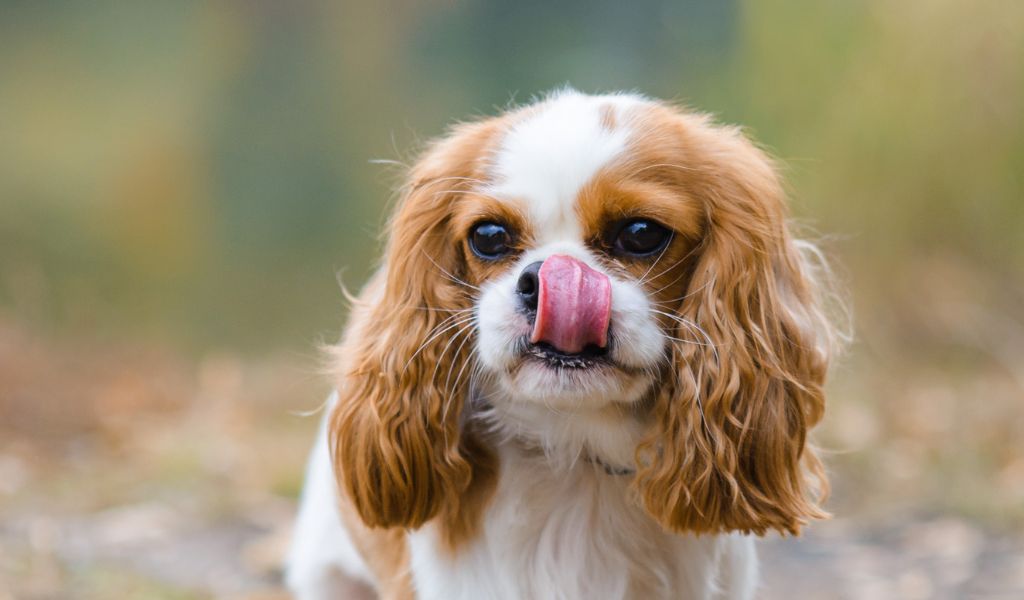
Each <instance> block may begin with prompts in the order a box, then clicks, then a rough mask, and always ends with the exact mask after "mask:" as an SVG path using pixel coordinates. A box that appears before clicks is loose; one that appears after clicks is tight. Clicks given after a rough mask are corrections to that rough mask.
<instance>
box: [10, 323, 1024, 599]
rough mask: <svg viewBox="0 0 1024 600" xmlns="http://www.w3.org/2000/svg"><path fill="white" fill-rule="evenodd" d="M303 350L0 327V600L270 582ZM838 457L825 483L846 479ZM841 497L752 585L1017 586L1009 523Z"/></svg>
mask: <svg viewBox="0 0 1024 600" xmlns="http://www.w3.org/2000/svg"><path fill="white" fill-rule="evenodd" d="M313 362H315V361H311V360H307V358H306V357H300V358H296V357H289V358H287V359H267V360H262V361H259V360H242V359H239V358H237V357H232V356H229V355H211V356H208V357H206V358H204V359H203V360H200V361H198V362H197V363H191V362H189V361H185V360H182V359H180V358H178V357H176V356H174V355H171V354H167V353H164V352H161V351H158V350H153V349H145V348H142V349H140V348H137V347H130V348H117V349H104V350H102V351H98V350H95V349H92V350H91V351H90V349H89V348H84V347H81V346H67V345H61V344H53V343H46V344H43V343H41V342H39V341H38V340H36V339H34V338H32V337H30V336H25V335H19V334H18V333H17V332H15V331H10V330H9V331H7V332H6V335H5V336H0V411H2V414H3V415H4V419H3V422H2V423H0V433H2V435H0V600H6V599H8V598H40V599H41V598H182V599H184V598H210V597H214V598H281V597H286V595H285V594H284V592H283V591H282V590H281V587H280V577H281V557H282V553H283V551H284V548H285V547H286V545H287V539H288V535H289V528H290V524H291V520H292V518H293V513H294V509H295V502H296V498H297V495H298V492H299V490H300V488H301V476H302V466H303V463H304V460H305V454H306V452H307V450H308V446H309V444H310V442H311V440H312V434H313V430H314V428H315V425H316V417H315V416H309V415H307V414H305V411H311V410H315V409H316V408H317V406H318V404H319V399H320V398H323V397H324V394H325V392H326V390H327V384H326V382H325V380H324V378H323V377H322V376H320V375H319V374H317V373H316V372H315V369H311V368H308V367H306V366H296V365H308V364H312V363H313ZM58 374H59V376H58ZM844 464H845V463H843V462H842V461H840V462H839V463H838V465H837V467H836V470H838V472H837V473H834V474H833V478H834V479H835V480H838V481H839V482H842V481H844V480H851V481H854V482H859V481H862V479H859V478H857V477H855V476H854V475H853V474H851V475H847V474H846V473H847V471H844V469H847V467H844V466H843V465H844ZM851 473H852V471H851ZM874 493H875V491H874V490H868V491H866V492H863V493H862V494H861V495H869V496H870V495H871V494H874ZM877 493H878V494H879V497H880V498H882V497H884V495H883V492H877ZM856 495H857V494H856V493H855V491H854V490H851V489H850V486H849V485H837V495H836V497H835V499H834V502H833V503H832V504H830V507H831V509H832V510H833V512H835V513H836V515H837V516H836V517H835V518H833V519H832V520H829V521H825V522H820V523H816V524H814V525H813V526H812V527H810V528H809V530H808V531H807V533H806V535H804V536H803V537H801V538H799V539H781V538H779V537H777V536H772V537H769V538H767V539H766V540H764V541H763V543H762V544H761V557H762V573H763V580H764V584H763V590H762V594H761V597H763V598H766V599H770V600H786V599H791V598H821V599H830V598H835V599H851V600H859V599H865V600H869V599H870V600H885V599H887V598H893V599H914V598H950V599H953V598H1006V599H1010V598H1022V597H1024V537H1022V536H1021V535H1020V532H1019V529H1015V528H1013V527H1009V526H1005V527H1004V526H1000V525H998V524H997V523H998V522H999V521H998V519H992V518H980V517H975V516H972V515H970V514H969V513H966V512H956V511H947V512H932V513H929V512H924V511H921V510H915V509H913V507H911V508H909V509H908V508H905V506H906V505H900V506H901V508H898V509H896V510H889V505H888V504H887V502H886V501H883V500H879V501H878V502H874V503H870V502H869V503H863V502H851V501H850V500H849V499H850V498H851V497H853V496H856ZM850 507H854V508H850Z"/></svg>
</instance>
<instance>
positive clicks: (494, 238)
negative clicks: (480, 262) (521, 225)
mask: <svg viewBox="0 0 1024 600" xmlns="http://www.w3.org/2000/svg"><path fill="white" fill-rule="evenodd" d="M511 243H512V236H511V234H509V232H508V229H506V228H505V226H504V225H500V224H498V223H491V222H485V223H478V224H477V225H475V226H474V227H473V230H472V231H471V232H470V234H469V247H470V248H472V249H473V252H474V253H476V255H477V256H479V257H480V258H482V259H484V260H497V259H499V258H501V257H502V256H505V255H506V254H508V253H509V252H510V251H511V248H510V245H511Z"/></svg>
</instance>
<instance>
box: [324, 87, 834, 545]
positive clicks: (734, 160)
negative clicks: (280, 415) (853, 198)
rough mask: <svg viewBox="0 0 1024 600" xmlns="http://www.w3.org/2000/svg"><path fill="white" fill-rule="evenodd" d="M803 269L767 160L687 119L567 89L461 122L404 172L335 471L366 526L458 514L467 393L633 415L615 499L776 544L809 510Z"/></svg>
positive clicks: (812, 349) (809, 376) (811, 350)
mask: <svg viewBox="0 0 1024 600" xmlns="http://www.w3.org/2000/svg"><path fill="white" fill-rule="evenodd" d="M807 258H808V256H807V253H806V252H804V251H802V250H801V245H800V243H798V242H796V241H794V240H793V239H791V238H790V236H789V233H788V231H787V228H786V223H785V208H784V201H783V194H782V192H781V187H780V184H779V182H778V179H777V177H776V175H775V171H774V169H773V167H772V165H771V163H770V162H769V161H768V159H767V158H766V157H765V156H764V155H763V154H762V153H761V152H760V151H759V150H757V149H756V148H755V147H754V146H753V145H752V144H750V143H749V142H748V141H747V140H746V139H745V138H744V137H743V136H742V135H741V134H740V133H739V132H738V131H737V130H735V129H732V128H724V127H718V126H714V125H712V124H711V123H710V121H709V120H708V119H707V118H705V117H703V116H699V115H692V114H687V113H683V112H680V111H678V110H676V109H674V108H672V107H668V106H666V105H662V104H659V103H655V102H651V101H649V100H646V99H643V98H640V97H636V96H622V95H612V96H588V95H584V94H578V93H575V92H571V91H567V92H562V93H559V94H557V95H554V96H552V97H550V98H548V99H547V100H545V101H543V102H540V103H538V104H535V105H532V106H529V107H526V108H523V109H520V110H517V111H514V112H510V113H507V114H505V115H502V116H500V117H495V118H492V119H489V120H485V121H480V122H476V123H471V124H466V125H461V126H459V127H457V128H456V129H455V130H454V131H453V133H452V134H451V135H450V136H449V137H447V138H445V139H444V140H442V141H441V142H439V143H438V144H436V145H434V146H433V147H432V149H431V150H430V151H429V152H428V153H427V154H426V155H425V157H424V158H423V159H422V160H421V161H420V162H419V163H418V164H417V166H416V167H415V168H414V169H413V172H412V175H411V178H410V182H409V185H408V187H407V189H406V192H405V195H404V198H403V200H402V202H401V204H400V206H399V207H398V209H397V211H396V213H395V216H394V219H393V221H392V223H391V225H390V236H389V245H388V251H387V255H386V256H385V262H384V266H383V268H382V270H381V272H380V273H379V274H378V276H377V277H376V278H375V280H374V281H373V282H371V284H370V285H369V286H368V288H367V290H366V291H365V292H364V294H363V295H362V296H361V298H360V299H359V301H358V302H357V305H356V309H355V312H354V314H353V324H352V326H351V327H350V329H349V332H348V334H347V336H346V341H345V342H344V344H342V346H340V348H339V351H338V354H339V359H340V361H341V365H342V366H341V383H340V386H339V389H340V391H341V397H342V402H341V403H340V404H339V407H338V409H337V411H336V413H335V417H334V420H333V434H334V441H335V448H336V450H335V452H336V458H337V465H338V468H339V471H340V473H339V476H340V477H341V479H342V481H343V483H344V484H345V486H346V489H347V490H348V492H349V494H350V495H351V496H352V498H353V500H354V502H355V504H356V506H357V508H358V509H359V511H360V514H361V515H362V516H363V518H364V520H366V522H367V523H369V524H371V525H374V524H380V525H395V524H401V525H413V526H415V525H418V524H420V523H422V522H424V521H425V520H427V519H429V518H431V517H432V516H433V515H435V514H436V513H437V511H438V510H439V509H440V507H442V506H443V505H445V504H446V503H448V504H450V503H452V502H455V503H456V504H457V498H458V497H459V495H460V494H462V493H463V492H464V491H465V490H466V489H467V486H469V485H470V483H471V481H472V479H473V477H474V472H475V471H474V469H475V468H476V465H477V463H478V462H479V460H478V459H479V458H480V456H479V455H480V454H481V453H482V452H484V450H483V449H482V447H481V445H480V444H479V443H477V442H478V440H475V441H472V442H470V441H468V440H469V434H468V433H467V431H465V423H466V422H467V419H466V418H465V416H466V415H465V414H464V412H465V411H472V409H473V407H472V406H471V405H469V404H468V403H467V402H466V399H467V397H469V396H470V395H471V392H472V391H473V390H474V389H478V388H480V387H486V388H489V390H488V391H494V392H496V393H495V394H494V395H493V397H490V396H489V397H488V400H487V401H489V402H509V403H530V404H533V405H537V406H543V407H548V408H550V409H551V410H555V411H561V412H563V413H564V411H572V410H574V409H581V410H592V409H601V408H603V407H607V406H614V405H619V406H623V405H625V406H630V407H632V408H633V409H634V410H631V411H619V412H620V413H621V414H623V415H624V416H623V418H624V419H625V418H627V417H626V416H625V415H626V414H632V415H634V416H635V415H636V414H637V411H642V413H643V415H642V416H643V419H642V421H643V422H644V423H647V424H649V426H648V428H649V431H648V432H647V434H646V437H645V438H644V440H643V441H642V442H641V443H639V444H638V446H637V448H636V459H635V467H636V471H637V473H636V476H635V478H634V483H635V485H636V486H637V488H638V489H639V491H640V492H641V498H642V501H643V504H644V506H645V507H646V508H647V510H648V511H649V512H650V513H651V514H652V516H654V517H655V518H656V519H658V520H659V521H661V522H662V523H663V524H664V525H665V526H666V527H669V528H672V529H680V530H682V529H685V530H694V531H727V530H743V531H757V532H763V531H765V530H766V529H769V528H774V529H779V530H782V531H795V530H796V529H797V528H798V527H799V525H800V523H801V522H802V521H803V520H804V519H806V518H807V517H811V516H815V515H817V514H820V513H819V511H818V509H817V508H816V506H815V504H814V501H813V500H812V499H810V498H808V497H807V496H808V487H807V483H806V482H805V477H804V472H803V471H802V470H801V464H804V465H805V466H806V467H809V470H810V471H811V472H813V473H814V474H815V475H818V476H819V478H820V474H821V473H820V465H819V464H818V462H817V460H816V458H815V457H814V456H813V454H812V453H810V452H809V451H806V446H805V440H806V432H807V430H808V428H809V427H810V426H812V425H813V424H814V423H816V422H817V421H818V420H819V419H820V417H821V412H822V408H823V394H822V390H821V386H822V383H823V379H824V375H825V369H826V366H827V362H828V354H829V340H830V337H831V329H830V327H829V324H828V322H827V321H826V320H825V318H824V317H823V315H822V312H821V309H820V307H819V299H818V296H817V292H816V287H815V280H814V277H813V275H814V273H813V269H812V267H811V265H810V263H808V261H807ZM491 388H493V389H491ZM614 412H615V411H613V413H614ZM630 418H632V417H630ZM470 420H471V419H470ZM453 499H456V500H453Z"/></svg>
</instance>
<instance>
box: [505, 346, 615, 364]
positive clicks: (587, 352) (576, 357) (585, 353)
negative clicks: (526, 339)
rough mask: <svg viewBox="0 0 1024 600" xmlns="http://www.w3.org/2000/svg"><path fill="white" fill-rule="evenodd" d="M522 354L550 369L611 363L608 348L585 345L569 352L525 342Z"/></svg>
mask: <svg viewBox="0 0 1024 600" xmlns="http://www.w3.org/2000/svg"><path fill="white" fill-rule="evenodd" d="M523 354H524V355H525V357H526V358H527V359H528V360H532V361H537V362H540V363H542V364H543V365H545V366H547V367H550V368H552V369H592V368H595V367H599V366H604V365H611V359H610V358H609V357H608V348H607V347H604V348H599V347H597V346H595V345H593V344H591V345H587V346H586V347H585V348H583V350H581V351H580V352H577V353H574V354H569V353H566V352H562V351H561V350H558V349H556V348H555V347H553V346H551V345H550V344H546V343H544V342H539V343H536V344H532V343H531V344H527V345H526V348H525V349H524V351H523Z"/></svg>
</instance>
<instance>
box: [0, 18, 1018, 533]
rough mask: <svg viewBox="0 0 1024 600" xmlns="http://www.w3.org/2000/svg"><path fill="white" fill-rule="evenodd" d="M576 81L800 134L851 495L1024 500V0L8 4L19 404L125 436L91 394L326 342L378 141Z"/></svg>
mask: <svg viewBox="0 0 1024 600" xmlns="http://www.w3.org/2000/svg"><path fill="white" fill-rule="evenodd" d="M566 83H570V84H572V85H574V86H576V87H578V88H581V89H584V90H589V91H600V90H612V89H635V90H639V91H641V92H643V93H647V94H649V95H652V96H656V97H663V98H667V99H670V100H675V101H679V102H682V103H685V104H687V105H689V106H692V107H695V108H697V109H700V110H708V111H712V112H715V113H717V114H718V115H719V116H720V118H721V119H722V120H724V121H728V122H735V123H741V124H743V125H745V126H746V127H747V128H748V130H749V131H750V133H751V134H752V135H753V136H754V137H755V138H756V139H757V140H758V141H759V142H760V143H762V144H763V145H765V147H767V148H768V149H769V151H771V152H772V153H773V154H774V155H776V156H777V157H779V159H780V164H781V165H782V168H783V170H784V172H785V175H786V177H787V180H788V183H789V186H790V190H791V197H792V203H793V214H794V217H795V220H796V221H797V222H798V223H799V224H800V225H801V228H802V229H805V230H806V231H809V232H811V233H810V235H812V237H813V236H817V235H819V234H815V233H813V232H821V236H822V237H823V240H822V241H823V244H824V245H825V247H826V249H827V251H828V252H829V254H831V255H832V256H833V257H834V258H835V262H836V263H837V264H838V265H840V266H841V268H840V269H839V273H840V275H841V278H842V279H843V280H844V284H845V287H847V288H848V289H849V291H850V296H851V305H852V308H853V313H854V314H855V317H856V318H855V321H856V335H855V342H854V344H853V345H852V348H851V350H850V353H849V355H848V357H847V358H846V359H845V361H843V362H841V363H840V365H839V367H838V368H837V369H836V372H835V378H834V381H833V384H832V392H833V393H832V396H831V398H830V402H831V406H830V410H829V412H828V416H827V418H826V422H825V424H824V426H823V427H822V431H821V432H820V434H819V443H820V444H821V445H823V446H824V447H825V448H826V450H827V451H828V452H829V453H830V454H831V455H832V456H831V458H830V460H829V464H830V465H832V468H833V469H834V470H835V471H836V477H834V481H835V483H836V494H835V501H834V503H833V508H834V510H835V511H836V512H837V513H839V514H845V515H871V514H881V513H892V512H894V511H898V510H909V511H917V512H922V511H933V512H946V511H955V512H957V513H958V514H961V515H967V516H970V517H975V516H976V517H982V518H983V520H984V522H989V523H1013V524H1017V525H1019V524H1021V523H1024V275H1022V274H1024V3H1022V2H1008V1H1005V0H973V1H966V0H963V1H957V0H908V1H905V2H897V3H894V2H886V1H884V0H857V1H839V0H827V1H811V0H785V1H783V0H771V1H758V2H754V1H745V2H744V1H721V2H713V1H696V0H688V1H670V0H652V1H647V2H640V3H636V2H634V3H623V2H617V1H614V0H596V1H585V0H570V1H568V2H558V3H549V2H540V1H539V0H525V1H521V2H515V3H511V2H497V1H486V2H485V1H482V0H476V1H472V0H464V1H460V2H453V1H446V2H438V1H435V2H419V3H414V2H410V1H407V0H390V1H384V2H329V1H327V0H301V1H297V2H240V1H237V0H218V1H212V2H199V1H198V0H193V1H188V0H183V1H180V2H168V3H159V4H158V3H120V2H113V1H109V0H99V1H96V2H89V3H60V2H4V3H0V359H2V360H0V375H2V377H0V409H3V410H4V411H5V415H11V416H12V418H10V419H9V420H8V421H7V423H6V426H8V427H9V426H10V425H12V424H13V426H14V427H13V428H14V429H16V430H17V429H19V428H21V429H22V431H23V432H24V431H33V432H40V431H42V432H46V431H51V432H53V434H52V436H46V435H44V436H42V438H41V439H44V440H58V439H60V440H64V439H67V440H74V439H78V436H79V435H87V436H88V435H94V434H95V432H96V431H100V432H102V434H101V437H102V439H104V440H108V439H115V438H116V437H117V436H116V435H115V434H113V433H111V432H117V431H125V430H127V429H128V428H129V426H128V425H127V424H125V423H123V422H120V421H118V422H116V423H114V425H113V426H110V425H109V423H108V421H109V418H108V417H103V418H102V419H101V418H100V416H102V415H108V413H109V414H115V415H116V414H118V413H124V414H130V415H133V418H139V415H140V414H142V413H145V414H150V413H156V414H164V413H171V414H177V413H176V412H175V411H183V410H184V411H186V412H187V411H188V410H190V409H189V408H187V407H189V406H191V403H192V402H194V401H198V402H201V401H202V399H201V398H198V397H192V395H193V392H194V390H195V389H196V388H197V386H198V387H201V386H199V385H198V384H197V383H196V381H199V380H201V379H202V377H203V375H202V373H203V369H204V367H203V366H202V365H204V364H207V363H208V362H209V361H210V360H211V359H210V357H211V356H213V357H217V356H228V357H232V358H231V359H230V360H237V361H240V362H241V363H244V364H250V363H251V362H252V361H254V360H257V358H255V357H260V356H262V355H275V354H280V353H281V352H282V350H283V351H285V352H292V353H296V352H297V353H300V354H304V355H311V354H313V350H312V347H313V342H314V341H316V340H317V338H318V337H321V336H322V337H324V338H326V339H331V338H333V337H334V336H336V335H337V332H338V331H339V330H340V327H341V325H342V323H343V318H344V309H343V304H342V300H341V293H340V291H339V289H338V284H337V282H336V274H338V273H339V272H340V273H341V275H342V277H343V279H344V280H345V282H346V284H347V285H349V286H350V287H358V285H359V284H360V283H361V282H362V281H363V280H364V279H365V277H366V276H367V274H368V273H369V272H370V270H371V269H372V268H373V264H374V260H375V257H376V255H377V253H378V247H379V245H378V233H379V230H380V229H381V224H382V222H383V217H384V214H385V213H386V209H387V207H388V206H389V203H390V202H391V200H392V191H393V189H394V187H395V186H396V185H397V184H398V183H399V182H400V178H401V172H400V171H399V170H398V169H396V168H394V167H391V166H387V165H379V164H375V163H371V160H372V159H385V160H392V161H398V162H403V163H408V162H409V161H410V160H411V159H412V157H414V155H415V150H416V149H417V148H419V147H421V146H422V143H423V140H425V139H427V138H430V137H432V136H435V135H439V134H440V133H441V132H442V131H443V130H444V126H445V125H446V124H447V123H450V122H452V121H453V120H456V119H459V118H464V117H467V116H473V115H482V114H492V113H494V112H497V111H498V110H500V109H501V108H502V107H504V106H506V105H508V104H509V103H510V102H521V101H526V100H528V99H530V98H531V97H532V96H534V95H536V94H539V93H542V92H543V91H545V90H549V89H551V88H554V87H557V86H560V85H564V84H566ZM94 349H95V350H94ZM101 349H102V350H101ZM89 353H93V354H95V356H90V357H89V358H88V360H84V361H83V360H79V359H77V358H75V357H80V356H82V355H83V354H89ZM5 362H6V364H5ZM214 362H215V363H216V362H217V360H214ZM254 364H259V363H254ZM154 365H158V366H154ZM239 368H242V367H239ZM246 368H248V369H253V368H255V367H252V366H251V365H250V366H249V367H246ZM50 373H62V374H63V375H62V377H59V378H54V377H50V376H48V374H50ZM140 374H141V375H140ZM161 374H163V375H161ZM150 377H152V380H150V379H149V378H150ZM310 377H312V376H310ZM168 378H169V379H168ZM264 383H265V382H264ZM153 386H155V387H153ZM285 387H286V388H287V387H288V386H285ZM299 387H300V388H301V389H303V390H306V389H307V388H308V386H299ZM270 388H273V389H277V388H275V387H274V386H273V385H271V386H270ZM289 389H291V388H289ZM296 389H298V388H296ZM140 390H141V391H140ZM147 390H149V391H147ZM317 393H318V392H317ZM287 396H288V394H287V393H285V394H284V396H282V398H280V399H279V400H278V401H279V403H280V404H279V405H276V406H275V409H274V411H280V410H281V409H282V407H287V408H295V407H296V401H295V398H292V397H287ZM306 397H307V396H303V398H306ZM83 398H86V399H88V401H83ZM197 398H198V400H197ZM136 403H138V404H139V405H140V406H143V407H145V410H142V409H137V407H136V408H131V407H135V406H136ZM126 406H128V407H130V408H131V410H126V409H125V407H126ZM68 407H72V408H68ZM298 407H299V408H309V407H310V403H309V402H305V401H304V400H303V401H301V402H298ZM140 411H141V412H140ZM274 411H271V412H273V413H274V414H275V415H279V412H274ZM97 419H99V421H100V422H102V423H108V424H107V425H102V426H101V425H97V424H96V423H97ZM104 419H106V420H104ZM115 421H116V419H115ZM119 428H122V429H119ZM308 433H309V432H308V431H306V430H303V431H301V432H299V434H297V435H296V436H295V439H298V440H302V441H301V442H300V443H299V444H298V446H304V444H305V443H306V440H307V438H308ZM242 437H244V436H242ZM68 444H69V446H68V447H69V448H70V447H71V442H68ZM170 445H173V444H170ZM239 446H240V447H244V446H245V443H243V442H239ZM298 446H297V447H298ZM75 447H76V448H80V446H75ZM0 450H2V448H0ZM301 452H302V449H299V450H296V451H295V452H294V454H293V455H289V456H290V457H292V456H300V455H301ZM171 455H172V456H174V457H177V458H175V459H174V460H170V459H168V464H167V465H164V467H161V468H163V469H164V471H167V472H168V473H172V475H168V477H169V478H171V479H173V478H174V476H173V473H177V472H179V471H184V472H190V471H189V470H190V469H192V468H193V466H194V465H193V462H194V460H195V457H194V456H192V455H189V454H188V453H187V452H182V453H181V454H173V453H171ZM288 464H293V463H288ZM168 465H170V466H168ZM175 465H176V466H175ZM282 470H283V471H287V469H285V468H284V467H282ZM159 472H163V471H159ZM154 476H156V475H154ZM297 481H298V470H297V468H296V469H295V470H293V471H288V472H284V473H282V474H281V476H280V477H278V478H277V479H276V480H275V481H270V482H266V486H268V488H269V489H272V490H283V491H287V493H289V494H290V493H293V492H294V490H295V489H296V486H297Z"/></svg>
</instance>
